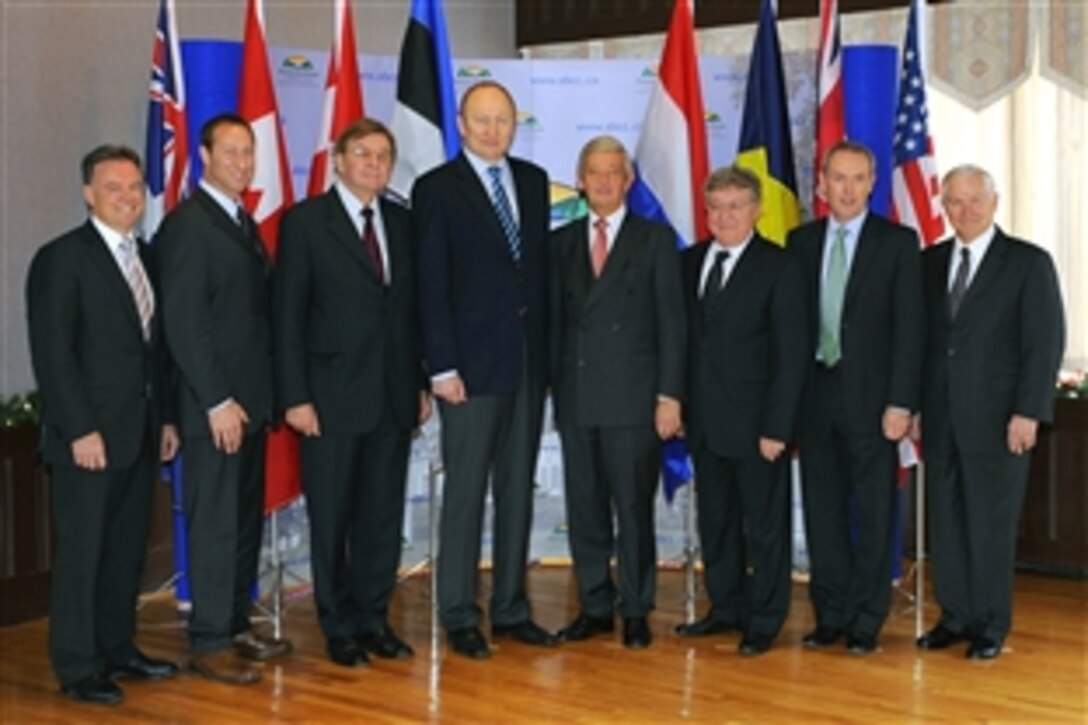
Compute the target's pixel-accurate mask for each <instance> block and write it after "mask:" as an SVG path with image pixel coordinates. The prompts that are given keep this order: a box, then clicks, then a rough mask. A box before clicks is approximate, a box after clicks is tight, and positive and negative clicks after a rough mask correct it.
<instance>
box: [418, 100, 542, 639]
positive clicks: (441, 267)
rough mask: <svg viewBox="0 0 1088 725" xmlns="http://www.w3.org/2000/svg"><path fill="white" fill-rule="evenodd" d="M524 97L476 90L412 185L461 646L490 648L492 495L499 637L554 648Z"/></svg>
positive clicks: (538, 215)
mask: <svg viewBox="0 0 1088 725" xmlns="http://www.w3.org/2000/svg"><path fill="white" fill-rule="evenodd" d="M515 122H516V106H515V104H514V99H513V98H512V97H511V96H510V93H509V92H508V91H507V90H506V89H505V88H503V87H502V86H501V85H499V84H498V83H494V82H491V81H485V82H482V83H478V84H477V85H475V86H473V87H472V88H470V89H469V90H468V91H466V93H465V95H464V97H463V99H462V101H461V108H460V113H459V116H458V127H459V129H460V132H461V137H462V140H463V143H464V150H463V152H462V153H461V154H460V155H458V156H457V158H455V159H453V160H452V161H449V162H448V163H446V164H443V165H442V166H440V167H438V168H437V169H434V170H433V171H431V172H430V173H428V174H426V175H424V176H422V177H421V178H420V179H418V180H417V181H416V184H415V187H414V189H413V192H412V207H413V210H414V213H415V219H414V222H415V235H414V236H415V241H416V245H417V247H416V252H417V255H418V265H419V289H420V297H419V307H420V317H421V321H422V330H423V351H424V358H425V361H426V364H427V369H428V374H429V375H430V376H431V387H432V390H433V392H434V395H435V397H436V398H437V399H438V406H439V412H440V414H441V418H442V457H443V460H444V463H445V467H446V482H445V488H444V491H443V502H442V519H441V533H440V551H441V553H440V555H439V561H438V603H439V617H440V619H441V621H442V625H443V626H444V627H445V628H446V631H447V633H448V635H449V642H450V646H451V647H452V649H453V651H454V652H456V653H458V654H461V655H463V656H466V657H472V658H477V659H479V658H484V657H488V656H489V655H490V649H489V648H488V645H487V642H486V641H485V640H484V638H483V636H482V635H481V633H480V630H479V623H480V619H481V610H480V607H479V606H478V605H477V604H476V585H477V579H478V573H477V568H478V563H479V558H480V530H481V525H482V517H483V506H484V496H485V493H486V492H487V485H488V481H489V478H490V481H491V485H492V494H493V497H494V501H495V534H494V540H493V548H492V558H493V560H494V581H493V587H492V595H491V604H490V618H491V632H492V635H493V636H496V637H510V638H512V639H516V640H518V641H521V642H524V643H527V644H532V645H538V646H553V645H555V643H556V641H557V640H556V638H555V636H554V635H552V634H551V633H549V632H546V631H544V630H543V629H541V628H540V627H539V626H537V625H536V624H535V623H534V622H533V621H532V619H531V617H530V611H529V601H528V598H527V597H526V593H525V562H526V558H527V556H528V548H529V527H530V524H531V520H532V488H533V472H534V470H535V468H536V457H537V450H538V448H539V442H540V427H541V419H542V416H543V399H544V388H545V385H546V382H547V380H546V379H547V370H546V369H547V360H548V357H547V351H546V344H545V326H546V325H545V322H546V314H547V312H546V310H547V308H546V297H547V271H548V270H547V267H548V254H547V238H548V177H547V175H546V174H545V173H544V171H543V170H542V169H541V168H539V167H537V166H535V165H533V164H531V163H529V162H527V161H523V160H521V159H517V158H513V157H510V156H507V151H508V150H509V148H510V144H511V142H512V141H513V138H514V127H515Z"/></svg>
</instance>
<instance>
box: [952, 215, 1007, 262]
mask: <svg viewBox="0 0 1088 725" xmlns="http://www.w3.org/2000/svg"><path fill="white" fill-rule="evenodd" d="M996 233H997V227H996V226H994V225H993V224H991V225H990V227H989V229H987V230H986V231H984V232H983V233H982V234H979V235H978V236H977V237H975V238H974V239H972V240H970V241H969V242H964V240H962V239H960V236H959V235H958V234H957V235H956V242H955V245H954V246H955V248H954V249H953V250H952V256H954V257H955V258H956V259H959V258H960V255H961V254H962V252H960V250H961V249H964V248H965V247H966V248H968V249H970V250H971V264H972V265H974V266H977V265H978V263H979V262H980V261H981V260H982V258H983V256H985V254H986V250H987V249H989V248H990V242H992V241H993V240H994V234H996Z"/></svg>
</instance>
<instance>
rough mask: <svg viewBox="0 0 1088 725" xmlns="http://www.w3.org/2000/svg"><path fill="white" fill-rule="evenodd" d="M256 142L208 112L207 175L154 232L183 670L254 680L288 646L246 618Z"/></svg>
mask: <svg viewBox="0 0 1088 725" xmlns="http://www.w3.org/2000/svg"><path fill="white" fill-rule="evenodd" d="M253 143H254V139H253V132H252V130H251V129H250V127H249V124H247V123H246V121H245V120H244V119H242V118H240V117H238V116H234V115H231V114H225V115H221V116H216V117H215V118H213V119H212V120H210V121H208V122H207V123H206V124H205V125H204V128H203V129H201V132H200V157H201V159H202V161H203V162H204V178H203V179H201V181H200V186H199V188H198V189H197V190H196V191H195V192H194V193H193V195H192V196H190V197H189V198H188V199H186V200H185V201H184V202H182V203H181V204H180V205H178V207H177V208H176V209H174V211H173V212H171V213H170V214H169V215H168V216H167V217H166V219H165V220H164V221H163V223H162V226H161V227H160V228H159V233H158V235H157V236H156V247H157V251H158V254H159V262H160V269H161V277H162V298H163V322H164V324H165V327H166V339H167V342H168V344H169V347H170V352H171V354H172V355H173V359H174V363H175V365H176V367H177V373H178V378H179V380H178V388H179V391H178V410H179V418H180V423H181V434H182V440H183V445H184V450H185V486H184V488H185V492H184V508H185V517H186V520H187V522H188V525H189V581H190V585H191V587H192V600H193V611H192V615H191V616H190V618H189V638H190V641H191V644H192V655H193V656H192V659H191V660H190V667H191V669H192V670H193V671H195V672H196V673H198V674H200V675H202V676H204V677H207V678H209V679H213V680H218V681H221V682H227V683H230V684H247V683H252V682H256V681H257V680H259V679H260V673H259V672H258V670H256V669H254V667H253V666H252V665H251V664H250V663H249V662H248V661H247V660H264V659H268V658H270V657H274V656H277V655H281V654H286V653H287V652H288V651H289V650H290V644H289V643H287V642H286V641H283V640H273V639H269V638H266V637H263V636H261V635H259V634H257V632H255V631H254V630H253V628H252V626H251V624H250V621H249V609H250V604H251V602H250V591H251V588H252V586H253V582H254V580H255V578H256V576H257V560H258V556H259V554H260V544H261V524H262V514H263V511H262V508H263V486H264V437H265V427H266V426H267V425H268V423H269V422H270V420H271V415H272V334H271V317H270V312H269V308H270V307H271V295H270V285H269V263H268V259H267V257H266V256H265V252H264V247H263V246H262V245H261V240H260V238H259V236H258V234H257V229H256V224H255V222H254V221H253V219H252V217H250V216H249V214H247V213H246V211H245V209H244V207H243V206H242V201H241V199H242V192H243V191H245V189H246V187H247V186H249V183H250V181H251V180H252V178H253V168H254V166H253V163H254V162H253ZM232 645H233V647H232Z"/></svg>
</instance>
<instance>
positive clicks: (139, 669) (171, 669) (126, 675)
mask: <svg viewBox="0 0 1088 725" xmlns="http://www.w3.org/2000/svg"><path fill="white" fill-rule="evenodd" d="M177 674H178V666H177V665H175V664H174V663H173V662H167V661H166V660H153V659H151V658H150V657H148V656H147V655H145V654H144V653H143V652H137V653H136V655H135V656H134V657H133V658H132V659H130V660H128V661H127V662H121V663H119V664H112V665H109V667H108V668H107V669H106V676H107V677H110V678H116V679H129V680H165V679H166V678H167V677H174V676H175V675H177Z"/></svg>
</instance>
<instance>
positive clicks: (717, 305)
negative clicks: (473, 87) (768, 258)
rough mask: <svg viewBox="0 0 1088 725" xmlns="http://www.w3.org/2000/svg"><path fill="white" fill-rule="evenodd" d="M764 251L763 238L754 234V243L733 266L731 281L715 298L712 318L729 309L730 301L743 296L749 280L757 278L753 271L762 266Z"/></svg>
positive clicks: (727, 281) (749, 245)
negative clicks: (740, 295)
mask: <svg viewBox="0 0 1088 725" xmlns="http://www.w3.org/2000/svg"><path fill="white" fill-rule="evenodd" d="M764 251H765V250H764V249H763V244H762V238H761V237H760V236H759V235H758V234H754V235H753V236H752V241H750V242H748V246H747V247H746V248H745V250H744V254H742V255H741V257H740V259H738V260H737V261H736V263H735V264H734V265H733V271H732V272H730V274H729V279H727V280H726V281H725V289H723V290H722V293H721V294H720V295H718V296H717V298H715V300H714V304H713V306H712V307H711V309H710V314H711V317H712V318H713V317H714V316H715V315H717V314H718V313H719V311H721V310H727V309H729V307H730V305H729V301H730V300H732V299H735V298H736V297H737V296H738V295H739V294H743V293H744V289H745V288H746V287H747V286H748V284H749V280H751V279H755V278H756V276H757V275H755V274H753V271H752V270H754V269H755V268H757V267H758V266H759V265H760V263H761V259H762V256H763V253H764Z"/></svg>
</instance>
